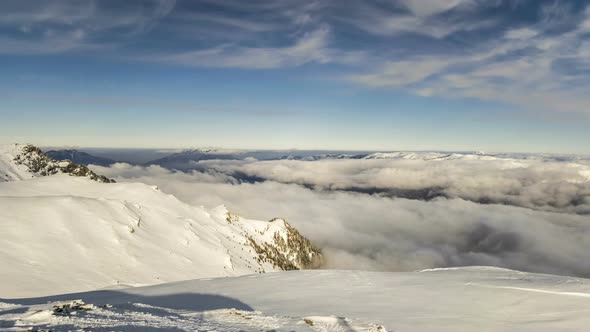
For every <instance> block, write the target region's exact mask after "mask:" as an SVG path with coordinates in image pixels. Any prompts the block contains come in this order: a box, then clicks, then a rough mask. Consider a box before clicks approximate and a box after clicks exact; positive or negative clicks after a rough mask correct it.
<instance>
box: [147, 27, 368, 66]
mask: <svg viewBox="0 0 590 332" xmlns="http://www.w3.org/2000/svg"><path fill="white" fill-rule="evenodd" d="M329 34H330V30H329V29H328V28H327V27H321V28H319V29H317V30H313V31H310V32H308V33H305V34H304V35H303V36H301V37H300V38H299V39H297V40H296V41H295V43H294V44H292V45H290V46H286V47H241V46H237V45H221V46H217V47H214V48H209V49H204V50H197V51H190V52H183V53H180V54H171V55H161V56H152V57H148V58H146V60H151V61H158V62H163V63H170V64H181V65H188V66H197V67H228V68H243V69H272V68H282V67H293V66H299V65H303V64H306V63H312V62H313V63H320V64H322V63H330V62H337V63H352V62H358V61H360V60H361V59H362V57H363V52H343V51H339V50H336V49H331V48H330V47H329V46H328V39H329Z"/></svg>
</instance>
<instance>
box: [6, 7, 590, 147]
mask: <svg viewBox="0 0 590 332" xmlns="http://www.w3.org/2000/svg"><path fill="white" fill-rule="evenodd" d="M0 74H1V75H0V97H1V98H2V100H3V102H2V104H1V105H0V118H1V120H0V142H3V143H9V142H15V141H18V142H30V143H34V144H37V145H42V146H60V145H68V146H85V147H155V148H166V147H169V148H182V147H199V146H218V147H227V148H262V149H275V148H281V149H282V148H300V149H341V150H351V149H358V150H368V149H375V150H486V151H523V152H565V153H590V144H588V142H590V96H589V95H590V94H589V92H590V3H588V1H565V0H563V1H558V0H551V1H542V0H510V1H508V0H506V1H502V0H486V1H484V0H447V1H439V0H398V1H395V0H381V1H377V0H375V1H349V0H310V1H306V0H284V1H238V0H201V1H172V0H151V1H133V0H130V1H99V0H95V1H63V0H55V1H22V0H15V1H12V0H6V1H2V2H0Z"/></svg>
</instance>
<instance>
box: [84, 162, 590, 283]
mask: <svg viewBox="0 0 590 332" xmlns="http://www.w3.org/2000/svg"><path fill="white" fill-rule="evenodd" d="M370 158H381V159H367V158H365V159H321V160H315V161H306V160H263V161H259V160H256V159H254V158H247V159H245V160H201V161H199V162H195V161H191V162H188V164H187V168H190V169H191V170H187V171H185V172H181V171H175V170H169V169H166V168H163V167H161V166H157V165H151V166H136V165H129V164H125V163H117V164H114V165H112V166H111V167H99V166H93V167H92V168H93V169H94V170H95V171H96V172H99V173H101V174H105V175H107V176H109V177H112V178H115V179H116V180H118V181H124V182H127V181H130V182H144V183H148V184H152V185H157V186H158V187H159V188H160V189H161V190H162V191H164V192H166V193H170V194H173V195H175V196H176V197H178V198H180V199H181V200H184V201H186V202H188V203H191V204H198V205H204V206H216V205H220V204H225V205H226V206H227V207H228V208H229V210H230V211H232V212H233V213H237V214H240V215H243V216H246V217H249V218H258V219H271V218H274V217H283V218H285V219H287V220H288V221H289V222H290V223H291V224H293V225H294V226H295V227H297V228H298V229H299V230H300V231H301V232H302V233H303V234H304V235H305V236H307V237H309V238H310V239H311V240H312V241H313V242H314V243H316V244H317V245H318V246H320V247H321V248H322V250H323V251H324V254H325V256H326V263H325V267H328V268H339V269H370V270H387V271H413V270H419V269H426V268H436V267H449V266H466V265H493V266H499V267H506V268H511V269H517V270H525V271H532V272H542V273H551V274H563V275H573V276H582V277H588V276H590V263H589V262H588V260H587V259H586V258H585V257H586V256H587V252H586V250H585V248H588V246H589V245H590V237H588V236H587V235H588V234H589V232H590V217H589V216H590V161H589V160H588V159H585V158H584V157H571V156H547V155H526V156H481V155H475V154H472V155H459V154H455V155H453V154H451V155H441V154H436V153H414V154H404V155H382V156H379V154H376V155H373V156H372V157H370Z"/></svg>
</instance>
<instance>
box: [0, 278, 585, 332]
mask: <svg viewBox="0 0 590 332" xmlns="http://www.w3.org/2000/svg"><path fill="white" fill-rule="evenodd" d="M0 302H2V303H1V304H0V328H2V329H4V330H7V331H22V330H27V329H29V328H32V330H40V329H47V330H52V331H62V330H76V329H84V330H92V331H112V330H115V331H156V330H167V331H179V330H189V331H194V330H199V331H205V330H206V331H211V330H215V331H261V330H262V331H267V330H277V331H375V332H377V331H380V332H383V331H583V330H586V328H587V326H588V324H590V315H589V313H590V309H589V308H590V280H586V279H577V278H569V277H560V276H550V275H540V274H532V273H524V272H517V271H511V270H504V269H498V268H486V267H473V268H457V269H441V270H430V271H423V272H408V273H387V272H356V271H328V270H319V271H293V272H277V273H270V274H264V275H250V276H242V277H234V278H220V279H211V280H193V281H184V282H177V283H170V284H162V285H157V286H150V287H143V288H131V289H124V290H104V291H96V292H89V293H79V294H70V295H61V296H53V297H45V298H34V299H20V300H9V299H3V300H0Z"/></svg>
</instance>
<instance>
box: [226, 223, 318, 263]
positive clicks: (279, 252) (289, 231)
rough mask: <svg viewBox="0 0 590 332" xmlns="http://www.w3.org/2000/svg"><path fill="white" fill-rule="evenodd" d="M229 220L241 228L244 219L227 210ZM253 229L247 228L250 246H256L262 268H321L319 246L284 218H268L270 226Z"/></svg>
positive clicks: (246, 234)
mask: <svg viewBox="0 0 590 332" xmlns="http://www.w3.org/2000/svg"><path fill="white" fill-rule="evenodd" d="M226 221H227V222H228V223H230V224H233V225H234V226H238V227H240V222H241V218H240V217H239V216H238V215H236V214H232V213H229V212H227V213H226ZM255 232H256V234H255V235H253V234H252V231H251V230H250V231H247V230H244V232H243V235H244V236H245V237H246V239H247V240H248V242H247V243H246V244H247V245H248V246H250V247H252V249H254V252H255V253H256V261H257V262H258V264H259V265H260V266H261V267H262V266H264V265H266V264H270V265H271V266H272V267H273V268H276V269H280V270H284V271H288V270H302V269H315V268H319V267H320V266H321V264H322V261H323V258H322V253H321V251H320V249H318V248H317V247H315V246H314V245H313V244H312V243H311V242H310V241H309V240H308V239H307V238H305V237H304V236H303V235H301V233H299V231H298V230H297V229H296V228H295V227H293V226H291V225H290V224H289V223H288V222H286V221H285V220H283V219H280V218H275V219H272V220H270V221H268V224H267V225H266V227H264V228H262V229H257V230H255Z"/></svg>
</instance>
